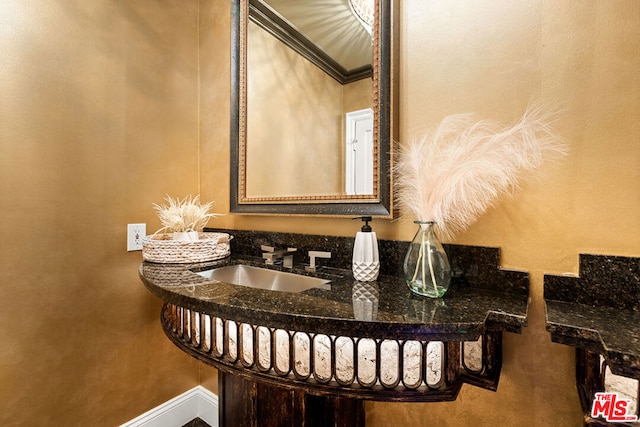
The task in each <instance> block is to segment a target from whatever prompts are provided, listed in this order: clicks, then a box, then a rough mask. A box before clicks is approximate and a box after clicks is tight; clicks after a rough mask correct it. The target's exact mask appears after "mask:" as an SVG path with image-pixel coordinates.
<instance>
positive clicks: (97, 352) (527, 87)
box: [0, 0, 640, 427]
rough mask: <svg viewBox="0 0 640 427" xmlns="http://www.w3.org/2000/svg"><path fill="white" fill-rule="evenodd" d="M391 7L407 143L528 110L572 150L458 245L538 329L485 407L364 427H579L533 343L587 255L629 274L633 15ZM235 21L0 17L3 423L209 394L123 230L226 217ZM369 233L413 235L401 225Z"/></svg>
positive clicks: (383, 407) (154, 14) (573, 407)
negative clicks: (551, 289)
mask: <svg viewBox="0 0 640 427" xmlns="http://www.w3.org/2000/svg"><path fill="white" fill-rule="evenodd" d="M400 6H401V7H400V12H401V13H400V19H401V44H400V54H401V64H400V65H401V68H400V87H401V90H400V92H401V93H400V107H401V110H400V139H401V141H404V140H407V139H409V138H411V137H412V136H413V135H414V134H415V133H416V132H418V131H419V130H420V129H421V128H423V127H425V126H428V125H431V124H433V123H436V122H438V121H439V120H440V119H441V118H442V117H443V116H445V115H447V114H451V113H457V112H464V111H475V112H477V113H478V114H480V115H481V116H482V117H488V118H497V119H501V120H512V119H514V118H516V117H517V116H518V115H519V114H521V112H522V111H523V109H524V108H525V106H526V104H527V102H528V101H529V99H531V98H534V99H537V100H540V101H542V102H545V103H548V104H549V105H553V106H559V107H561V108H564V109H565V112H564V115H563V116H562V118H561V119H560V120H559V122H558V124H557V127H558V130H559V131H560V132H562V134H563V135H564V136H565V137H566V138H567V140H568V142H569V143H570V144H571V154H570V155H569V157H568V158H567V159H566V160H565V161H564V162H563V163H562V164H561V165H560V167H557V168H550V169H548V170H546V171H545V174H543V175H542V176H541V178H540V179H539V180H538V181H537V182H535V183H532V184H529V185H527V186H526V187H524V188H523V189H522V191H520V192H519V193H518V194H517V195H515V196H513V197H511V198H509V199H506V200H503V201H501V202H500V203H499V204H498V205H497V206H495V207H494V208H492V209H491V210H490V211H489V212H487V214H485V215H484V216H483V217H482V218H480V220H479V221H478V222H477V223H476V224H475V225H474V226H472V227H471V228H470V229H469V230H468V231H467V232H465V233H463V234H461V235H460V236H458V237H457V239H456V240H455V242H456V243H461V244H477V245H488V246H500V247H501V248H502V254H503V256H502V264H503V266H504V267H506V268H517V269H523V270H526V271H529V272H530V274H531V306H530V316H529V326H528V327H527V328H526V329H525V331H524V333H523V334H522V335H516V334H505V340H504V351H503V357H504V365H503V370H502V377H501V381H500V385H499V388H498V391H497V392H496V393H493V392H489V391H484V390H480V389H477V388H474V387H471V386H464V387H463V389H462V392H461V394H460V396H459V398H458V400H457V401H455V402H448V403H437V404H399V403H368V404H367V422H368V425H369V426H387V425H405V426H425V425H436V426H445V425H451V426H462V425H468V426H478V425H481V426H489V425H496V422H497V423H499V424H501V425H509V426H540V427H546V426H549V425H563V426H579V425H581V424H580V419H581V418H580V409H579V404H578V398H577V394H576V391H575V385H574V375H573V372H574V366H573V362H574V361H573V352H572V350H571V349H569V348H567V347H564V346H560V345H557V344H552V343H551V342H550V339H549V335H548V334H547V333H546V332H545V330H544V304H543V301H542V278H543V274H544V273H563V272H576V271H577V257H578V254H579V253H580V252H591V253H603V254H618V255H632V256H640V200H639V196H638V195H639V194H640V168H639V167H638V166H639V165H640V144H639V143H638V141H639V140H640V120H638V117H639V115H640V106H639V105H638V104H639V101H638V100H639V99H640V76H638V73H637V72H636V70H638V69H639V67H640V52H639V49H640V48H639V47H638V44H637V40H639V39H640V34H639V32H640V2H637V1H636V0H607V1H599V0H584V1H583V0H580V1H578V0H575V1H566V0H539V1H538V0H530V1H521V2H512V1H511V0H493V1H491V2H487V1H485V0H475V1H472V0H460V1H456V2H451V1H449V0H440V1H435V0H429V1H425V0H402V1H401V5H400ZM229 13H230V11H229V2H228V1H227V0H200V1H195V0H192V1H189V2H185V1H169V2H167V1H163V2H160V1H155V2H154V1H152V0H144V1H137V2H112V1H108V0H94V1H91V2H84V1H79V0H78V1H72V0H65V1H62V0H59V1H55V2H47V3H46V4H43V3H42V2H39V1H35V0H20V1H18V0H14V1H13V2H11V4H8V3H6V2H5V3H2V4H0V51H2V58H3V59H2V61H0V96H1V101H0V186H1V188H0V189H1V190H2V191H0V198H1V200H2V202H1V204H0V219H1V221H0V224H2V225H1V226H0V235H2V236H4V237H5V241H6V242H5V244H4V245H2V247H1V249H0V258H1V259H2V260H3V268H2V270H1V271H0V278H1V279H0V301H2V302H3V309H2V310H1V311H0V325H2V328H1V331H0V342H2V346H0V384H1V386H0V424H2V425H104V426H112V425H117V424H119V423H121V422H124V421H126V420H128V419H131V418H133V417H135V416H137V415H139V414H140V413H142V412H143V411H145V410H147V409H150V408H152V407H153V406H155V405H157V404H159V403H161V402H163V401H166V400H167V399H169V398H171V397H173V396H175V395H177V394H179V393H181V392H182V391H185V390H186V389H188V388H190V387H192V386H194V385H196V384H198V383H202V384H204V385H205V386H207V387H210V388H212V389H214V391H215V371H214V370H212V369H209V368H207V367H204V366H203V365H201V364H200V363H198V362H195V361H193V360H191V359H190V358H189V357H187V356H186V355H183V354H182V353H181V352H180V351H179V350H178V349H176V348H174V347H173V345H172V344H170V343H169V341H168V340H167V339H166V338H165V337H164V335H163V334H162V332H161V331H160V326H159V322H158V312H159V308H160V304H159V301H158V300H157V299H156V298H155V297H153V296H152V295H151V294H149V292H147V291H146V290H145V289H144V287H143V286H142V285H141V283H140V281H139V279H138V278H137V273H136V268H137V266H138V264H139V262H140V253H139V252H134V253H127V252H125V229H126V224H127V223H128V222H146V223H147V224H148V227H149V230H150V231H153V230H154V228H157V227H158V223H157V221H156V219H155V215H154V214H153V212H152V209H151V204H152V203H153V202H158V201H161V200H162V198H163V197H164V195H165V194H167V193H168V194H171V195H186V194H190V193H194V194H195V193H198V192H200V193H201V194H202V198H203V199H204V200H215V202H216V204H215V208H216V210H217V211H220V212H227V211H228V198H229V190H228V188H229V176H228V175H229V165H228V158H229V108H228V107H229V78H230V76H229V43H230V40H229V29H230V27H229ZM198 30H200V31H198ZM199 36H200V38H198V37H199ZM198 46H200V49H198ZM198 64H199V67H198ZM199 76H200V82H199V81H198V77H199ZM215 225H219V226H228V227H238V228H244V229H262V230H273V231H292V232H306V233H315V234H323V233H324V234H331V235H354V234H355V232H356V231H357V226H356V225H354V223H353V222H352V221H351V220H348V219H333V218H317V219H309V218H295V217H294V218H290V217H288V218H281V217H268V216H267V217H252V216H237V215H227V216H225V217H222V218H220V219H218V220H216V222H215ZM373 225H374V229H376V231H377V232H378V234H379V236H380V237H381V238H388V239H403V240H409V239H410V238H411V237H412V236H413V233H414V231H415V230H414V226H413V224H412V222H411V218H407V219H402V220H399V221H374V224H373ZM383 262H384V260H383Z"/></svg>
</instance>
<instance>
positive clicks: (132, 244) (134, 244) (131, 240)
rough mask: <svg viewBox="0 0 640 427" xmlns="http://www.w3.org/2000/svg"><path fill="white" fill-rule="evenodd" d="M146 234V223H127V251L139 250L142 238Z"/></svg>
mask: <svg viewBox="0 0 640 427" xmlns="http://www.w3.org/2000/svg"><path fill="white" fill-rule="evenodd" d="M146 235H147V224H127V251H129V252H131V251H141V250H142V238H143V237H144V236H146Z"/></svg>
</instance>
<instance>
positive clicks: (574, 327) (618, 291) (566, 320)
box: [544, 254, 640, 380]
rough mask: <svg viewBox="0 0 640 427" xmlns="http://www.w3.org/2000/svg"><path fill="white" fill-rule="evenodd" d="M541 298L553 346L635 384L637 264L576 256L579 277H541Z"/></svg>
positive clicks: (638, 372)
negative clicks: (595, 356) (594, 356)
mask: <svg viewBox="0 0 640 427" xmlns="http://www.w3.org/2000/svg"><path fill="white" fill-rule="evenodd" d="M544 296H545V302H546V317H547V322H546V323H547V331H549V332H550V333H551V339H552V341H554V342H557V343H560V344H566V345H570V346H572V347H578V348H582V349H585V350H589V351H591V352H594V353H599V354H601V355H603V356H604V357H605V359H606V360H607V362H608V364H609V367H610V368H611V371H612V372H613V373H614V374H617V375H623V376H626V377H631V378H635V379H639V380H640V258H630V257H619V256H604V255H584V254H583V255H580V274H579V277H572V276H552V275H546V276H545V278H544Z"/></svg>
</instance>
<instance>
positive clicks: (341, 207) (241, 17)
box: [230, 0, 398, 218]
mask: <svg viewBox="0 0 640 427" xmlns="http://www.w3.org/2000/svg"><path fill="white" fill-rule="evenodd" d="M251 1H252V0H233V3H232V17H231V18H232V24H231V134H230V137H231V158H230V161H231V180H230V182H231V185H230V187H231V188H230V212H231V213H237V214H271V215H317V216H358V215H370V216H376V217H386V218H390V217H392V216H393V188H392V187H393V180H392V170H393V155H392V153H393V142H394V141H396V140H397V137H396V132H397V114H398V108H397V83H396V81H397V78H396V72H397V70H398V67H397V66H396V61H397V48H396V46H397V40H398V37H397V30H398V26H397V25H396V22H394V21H397V18H398V14H397V5H396V3H397V1H394V0H377V4H376V12H377V17H378V19H377V21H376V26H375V28H374V63H373V91H374V94H373V100H374V133H375V135H374V138H375V141H376V142H377V144H376V147H377V153H376V155H375V156H374V162H375V161H376V160H377V165H375V164H374V167H375V166H377V175H376V176H375V177H374V183H375V184H376V185H374V188H375V193H376V194H374V195H373V196H346V195H341V196H309V197H307V196H303V197H277V198H268V199H266V198H265V199H257V198H254V199H252V198H248V197H246V194H244V192H245V185H244V184H245V182H244V180H245V176H246V175H245V170H244V168H245V165H244V147H245V144H246V131H245V129H246V110H245V108H246V43H247V40H246V28H247V22H248V19H249V9H250V7H251V6H250V3H251Z"/></svg>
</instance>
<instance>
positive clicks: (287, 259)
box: [260, 245, 298, 268]
mask: <svg viewBox="0 0 640 427" xmlns="http://www.w3.org/2000/svg"><path fill="white" fill-rule="evenodd" d="M260 250H262V251H263V254H262V258H263V259H264V262H265V264H269V265H275V263H276V261H278V260H280V259H281V260H282V266H283V267H287V268H293V264H294V255H295V254H296V253H297V251H298V250H297V249H296V248H287V249H279V250H278V249H276V248H275V247H273V246H268V245H261V246H260Z"/></svg>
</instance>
